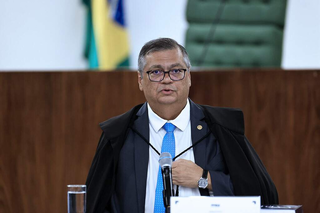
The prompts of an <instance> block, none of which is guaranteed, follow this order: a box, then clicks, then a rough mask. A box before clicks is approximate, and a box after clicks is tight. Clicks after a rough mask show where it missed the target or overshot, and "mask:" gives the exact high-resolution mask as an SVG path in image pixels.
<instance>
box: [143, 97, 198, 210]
mask: <svg viewBox="0 0 320 213" xmlns="http://www.w3.org/2000/svg"><path fill="white" fill-rule="evenodd" d="M148 116H149V130H150V135H149V142H150V144H151V145H152V146H154V148H155V149H156V150H158V152H159V153H161V146H162V140H163V138H164V136H165V134H166V131H165V130H164V129H163V128H162V126H163V125H164V124H165V123H166V122H169V123H172V124H174V125H175V126H176V128H175V130H174V137H175V143H176V144H175V154H176V156H177V155H178V154H180V153H181V152H183V151H184V150H185V149H187V148H189V147H190V146H191V145H192V140H191V122H190V104H189V101H187V104H186V106H185V107H184V109H183V110H182V111H181V113H180V114H179V115H178V117H177V118H176V119H174V120H170V121H167V120H164V119H162V118H160V117H159V116H158V115H157V114H155V113H154V112H153V111H152V109H151V107H150V106H149V104H148ZM178 159H185V160H191V161H192V162H194V154H193V149H190V150H188V151H187V152H186V153H184V154H183V155H181V156H180V157H179V158H178ZM178 159H176V160H178ZM158 161H159V155H158V154H157V153H156V152H155V151H154V150H153V149H152V148H151V147H149V164H148V174H147V187H146V199H145V212H146V213H153V209H154V201H155V191H156V187H157V179H158V172H159V162H158ZM179 196H181V197H187V196H200V192H199V189H198V188H194V189H191V188H186V187H182V186H179Z"/></svg>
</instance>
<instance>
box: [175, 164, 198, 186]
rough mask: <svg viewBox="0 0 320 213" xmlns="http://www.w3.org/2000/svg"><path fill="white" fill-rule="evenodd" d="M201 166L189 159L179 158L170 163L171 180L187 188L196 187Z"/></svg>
mask: <svg viewBox="0 0 320 213" xmlns="http://www.w3.org/2000/svg"><path fill="white" fill-rule="evenodd" d="M202 171H203V170H202V168H201V167H200V166H198V165H197V164H195V163H193V162H192V161H189V160H184V159H179V160H177V161H174V162H173V163H172V182H173V184H175V185H179V186H184V187H188V188H198V180H199V179H200V177H201V176H202Z"/></svg>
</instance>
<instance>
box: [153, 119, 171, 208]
mask: <svg viewBox="0 0 320 213" xmlns="http://www.w3.org/2000/svg"><path fill="white" fill-rule="evenodd" d="M163 128H164V129H165V130H166V132H167V133H166V135H165V136H164V138H163V141H162V147H161V153H162V152H169V153H170V154H171V156H172V158H174V156H175V140H174V134H173V131H174V129H175V128H176V127H175V126H174V125H173V124H171V123H166V124H165V125H163ZM162 190H163V183H162V173H161V167H160V166H159V172H158V180H157V188H156V199H155V202H154V213H164V212H165V207H164V204H163V195H162Z"/></svg>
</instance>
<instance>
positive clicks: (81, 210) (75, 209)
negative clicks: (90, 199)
mask: <svg viewBox="0 0 320 213" xmlns="http://www.w3.org/2000/svg"><path fill="white" fill-rule="evenodd" d="M67 187H68V213H85V212H86V202H87V187H86V185H68V186H67Z"/></svg>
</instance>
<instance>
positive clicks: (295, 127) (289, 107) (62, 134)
mask: <svg viewBox="0 0 320 213" xmlns="http://www.w3.org/2000/svg"><path fill="white" fill-rule="evenodd" d="M319 85H320V71H304V72H298V71H281V70H274V71H272V70H267V71H266V70H265V71H254V70H252V71H241V72H240V71H239V70H235V71H221V72H219V71H214V72H213V71H207V72H193V73H192V87H191V91H190V97H191V98H192V100H193V101H195V102H197V103H201V104H209V105H215V106H226V107H237V108H241V109H242V110H243V111H244V114H245V122H246V135H247V137H248V138H249V140H250V141H251V142H252V144H253V146H254V147H255V149H256V150H257V152H258V154H259V155H260V157H261V159H262V160H263V162H264V164H265V165H266V167H267V169H268V171H269V173H270V175H271V177H272V178H273V180H274V182H275V184H276V186H277V188H278V192H279V196H280V203H281V204H302V205H304V210H305V212H307V213H308V212H310V213H311V212H319V211H320V184H319V180H320V169H319V167H320V153H319V151H320V86H319ZM143 101H144V97H143V94H142V93H141V92H140V91H139V89H138V84H137V74H136V72H28V73H25V72H22V73H11V72H8V73H0V160H1V161H0V212H8V213H15V212H25V213H29V212H30V213H38V212H39V213H40V212H48V213H50V212H66V211H67V209H66V205H67V203H66V197H67V193H66V185H67V184H75V183H79V184H83V183H85V180H86V175H87V173H88V170H89V168H90V164H91V161H92V158H93V155H94V152H95V149H96V146H97V142H98V140H99V137H100V133H101V131H100V129H99V126H98V123H99V122H101V121H103V120H106V119H108V118H110V117H112V116H115V115H118V114H121V113H123V112H125V111H126V110H128V109H130V108H131V107H133V106H134V105H136V104H138V103H141V102H143Z"/></svg>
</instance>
